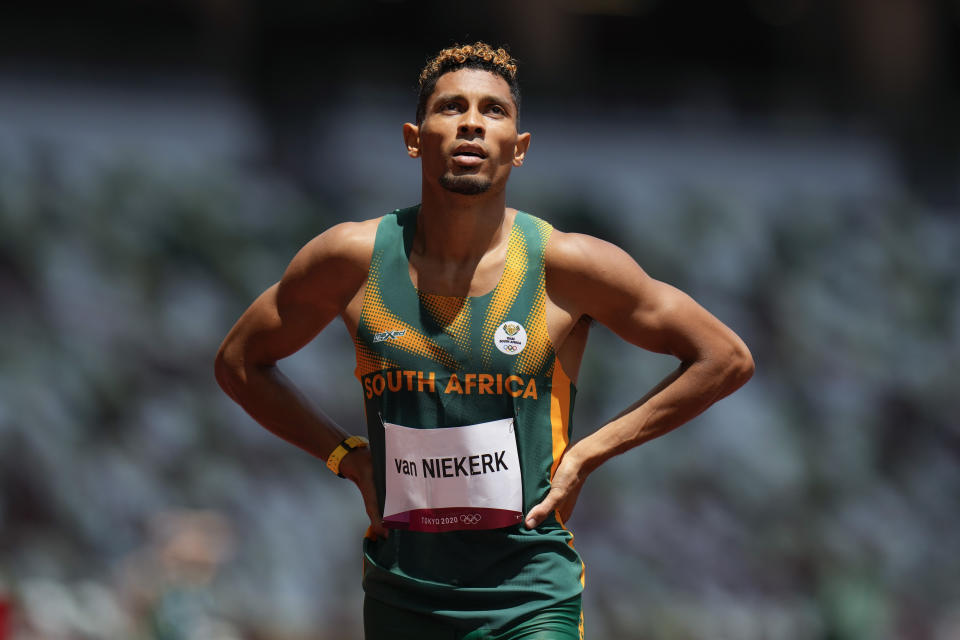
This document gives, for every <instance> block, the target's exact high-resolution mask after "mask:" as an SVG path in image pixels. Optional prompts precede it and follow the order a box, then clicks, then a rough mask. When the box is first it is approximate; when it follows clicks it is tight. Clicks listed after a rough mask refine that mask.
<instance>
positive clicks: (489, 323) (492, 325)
mask: <svg viewBox="0 0 960 640" xmlns="http://www.w3.org/2000/svg"><path fill="white" fill-rule="evenodd" d="M526 277H527V244H526V242H525V241H524V239H523V233H522V232H521V231H520V229H519V228H518V226H517V225H516V224H515V225H513V229H511V231H510V240H509V243H508V244H507V261H506V264H505V265H504V266H503V277H502V278H501V279H500V284H499V285H497V288H496V289H495V290H494V292H493V297H492V298H491V300H490V306H489V308H488V309H487V317H486V318H485V319H484V321H483V333H482V334H481V344H482V345H483V351H482V354H481V358H482V360H481V362H482V363H483V366H485V367H486V366H489V365H490V356H491V355H492V353H493V334H494V332H495V331H496V330H497V327H499V326H500V325H501V324H503V323H504V322H505V321H506V320H508V318H507V317H506V316H507V312H508V311H510V307H512V306H513V303H514V301H515V300H516V299H517V294H518V293H520V288H521V287H522V286H523V281H524V279H525V278H526Z"/></svg>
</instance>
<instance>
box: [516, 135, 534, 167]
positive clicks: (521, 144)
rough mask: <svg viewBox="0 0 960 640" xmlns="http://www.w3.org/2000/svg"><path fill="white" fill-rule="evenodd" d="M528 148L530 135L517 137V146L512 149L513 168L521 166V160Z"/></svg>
mask: <svg viewBox="0 0 960 640" xmlns="http://www.w3.org/2000/svg"><path fill="white" fill-rule="evenodd" d="M529 148H530V134H529V133H521V134H520V135H518V136H517V144H516V145H515V146H514V147H513V166H515V167H519V166H521V165H523V159H524V158H525V157H526V155H527V149H529Z"/></svg>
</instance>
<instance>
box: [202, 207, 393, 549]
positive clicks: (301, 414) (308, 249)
mask: <svg viewBox="0 0 960 640" xmlns="http://www.w3.org/2000/svg"><path fill="white" fill-rule="evenodd" d="M372 222H375V221H370V222H365V223H347V224H341V225H337V226H335V227H332V228H331V229H329V230H328V231H326V232H324V233H323V234H321V235H319V236H317V237H316V238H314V239H313V240H312V241H311V242H309V243H308V244H307V245H306V246H305V247H304V248H303V249H301V250H300V252H298V253H297V255H296V256H295V257H294V259H293V260H292V261H291V263H290V265H289V266H288V267H287V270H286V272H285V273H284V274H283V278H282V279H281V280H280V282H278V283H276V284H275V285H273V286H272V287H270V288H269V289H267V290H266V291H264V292H263V293H262V294H261V295H260V297H258V298H257V299H256V300H255V301H254V303H253V304H252V305H250V307H249V308H248V309H247V310H246V311H245V312H244V314H243V315H242V316H241V317H240V319H239V320H238V321H237V323H236V324H235V325H234V326H233V328H232V329H231V330H230V332H229V333H228V334H227V337H226V338H225V339H224V341H223V344H222V345H221V346H220V350H219V351H218V353H217V358H216V364H215V372H216V377H217V382H218V383H219V384H220V386H221V387H222V388H223V390H224V391H225V392H226V393H227V394H228V395H229V396H230V397H231V398H233V400H234V401H236V402H237V403H238V404H239V405H240V406H241V407H243V408H244V409H245V410H246V411H247V413H249V414H250V415H251V416H252V417H253V418H254V419H255V420H256V421H257V422H259V423H260V424H261V425H263V426H264V427H265V428H267V429H269V430H270V431H271V432H273V433H274V434H276V435H278V436H280V437H281V438H283V439H284V440H287V441H288V442H291V443H293V444H295V445H297V446H298V447H300V448H302V449H304V450H306V451H308V452H309V453H311V454H313V455H314V456H316V457H318V458H320V459H322V460H326V458H327V457H328V456H329V455H330V452H331V451H333V449H334V448H335V447H336V446H337V444H338V443H339V442H340V441H342V440H343V439H344V438H346V437H347V436H348V435H349V434H348V433H347V432H345V431H344V430H343V429H342V428H340V427H339V426H338V425H337V424H336V423H335V422H334V421H333V420H332V419H331V418H330V417H329V416H327V415H326V414H325V413H323V412H322V411H321V410H320V409H319V408H318V407H316V406H315V405H314V404H313V403H311V402H310V400H309V399H308V398H307V397H306V396H304V395H303V393H301V392H300V390H299V389H297V387H296V386H295V385H294V384H293V383H292V382H291V381H290V380H289V379H288V378H287V377H286V376H285V375H284V374H283V373H282V372H281V371H280V369H279V368H278V367H277V361H278V360H281V359H282V358H285V357H287V356H289V355H291V354H293V353H294V352H296V351H298V350H299V349H301V348H302V347H303V346H304V345H306V344H307V343H308V342H310V340H312V339H313V338H314V337H315V336H316V335H317V333H319V332H320V331H321V330H322V329H323V328H324V327H325V326H327V324H329V323H330V321H331V320H333V319H334V318H335V317H336V316H338V315H340V314H342V313H343V312H344V310H345V309H346V308H347V306H348V305H349V304H350V302H351V300H352V299H353V298H354V296H356V294H357V292H358V291H359V289H360V287H361V286H362V285H363V283H364V281H365V279H366V274H367V269H368V267H369V263H370V255H371V253H372V251H373V237H374V232H373V231H371V223H372ZM373 229H374V230H375V226H374V227H373ZM341 472H342V473H343V474H344V476H346V477H348V478H350V479H351V480H353V481H354V482H355V483H356V484H357V486H358V487H359V488H360V491H361V493H362V494H363V496H364V501H365V503H366V506H367V513H368V515H369V516H370V518H371V524H372V526H373V528H374V532H375V533H378V534H381V533H382V534H384V535H385V531H381V530H380V529H379V526H380V525H379V515H378V514H377V513H376V511H377V509H376V499H375V497H374V493H373V481H372V475H371V474H370V459H369V451H367V450H366V449H358V450H355V451H353V452H351V453H350V454H348V455H347V456H346V457H345V458H344V459H343V461H342V463H341ZM371 508H372V510H373V511H372V512H371Z"/></svg>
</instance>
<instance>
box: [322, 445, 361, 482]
mask: <svg viewBox="0 0 960 640" xmlns="http://www.w3.org/2000/svg"><path fill="white" fill-rule="evenodd" d="M369 446H370V441H369V440H367V439H366V438H364V437H363V436H350V437H349V438H347V439H345V440H344V441H343V442H341V443H340V444H338V445H337V446H336V447H335V448H334V450H333V451H332V452H331V453H330V456H329V457H328V458H327V466H328V467H329V468H330V471H333V472H334V473H335V474H337V475H338V476H340V477H341V478H342V477H343V474H342V473H340V461H341V460H343V457H344V456H345V455H347V454H348V453H350V452H351V451H353V450H354V449H359V448H361V447H369Z"/></svg>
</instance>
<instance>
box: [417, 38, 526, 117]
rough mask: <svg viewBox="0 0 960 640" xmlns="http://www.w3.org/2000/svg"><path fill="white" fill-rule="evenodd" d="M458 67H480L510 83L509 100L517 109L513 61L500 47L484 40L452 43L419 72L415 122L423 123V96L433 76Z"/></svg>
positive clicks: (429, 91)
mask: <svg viewBox="0 0 960 640" xmlns="http://www.w3.org/2000/svg"><path fill="white" fill-rule="evenodd" d="M458 69H482V70H484V71H489V72H491V73H495V74H497V75H498V76H500V77H501V78H503V79H504V80H506V82H507V85H508V86H509V87H510V95H511V96H513V102H514V103H515V104H516V105H517V111H518V112H519V110H520V84H519V83H518V82H517V61H516V60H515V59H514V58H512V57H511V56H510V54H509V53H508V52H507V50H506V49H505V48H503V47H500V48H498V49H494V48H493V47H491V46H490V45H488V44H487V43H486V42H475V43H474V44H465V45H459V44H455V45H453V46H452V47H448V48H446V49H444V50H442V51H441V52H440V53H438V54H437V55H436V56H434V58H433V59H432V60H430V61H429V62H427V65H426V66H425V67H424V68H423V71H421V72H420V92H419V94H418V96H417V124H418V125H419V124H423V119H424V117H425V116H426V111H427V100H429V99H430V96H432V95H433V92H434V90H435V89H436V88H437V80H439V79H440V76H442V75H443V74H445V73H449V72H451V71H456V70H458Z"/></svg>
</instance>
